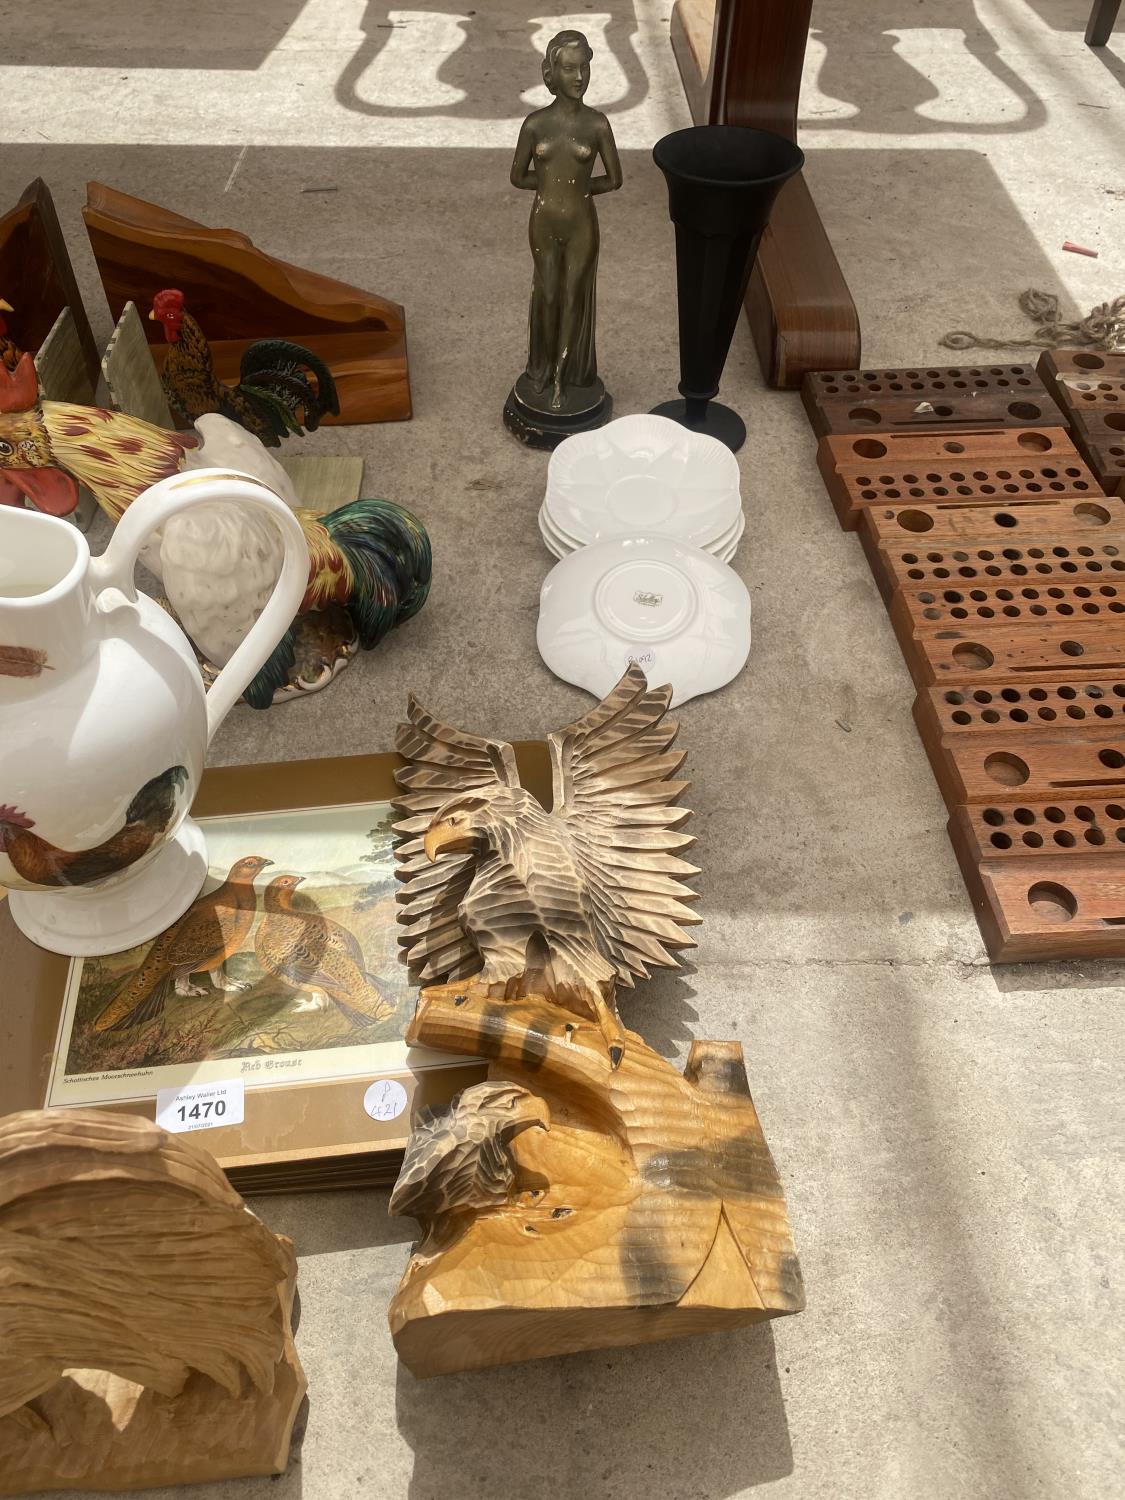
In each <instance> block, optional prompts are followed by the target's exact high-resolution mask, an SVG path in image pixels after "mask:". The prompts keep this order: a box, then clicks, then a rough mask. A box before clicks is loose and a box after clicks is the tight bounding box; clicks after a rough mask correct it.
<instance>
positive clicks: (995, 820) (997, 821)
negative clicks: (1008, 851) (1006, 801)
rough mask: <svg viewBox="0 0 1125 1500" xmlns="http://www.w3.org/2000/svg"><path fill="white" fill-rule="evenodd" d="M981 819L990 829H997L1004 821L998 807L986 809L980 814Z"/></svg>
mask: <svg viewBox="0 0 1125 1500" xmlns="http://www.w3.org/2000/svg"><path fill="white" fill-rule="evenodd" d="M981 817H982V818H983V819H984V821H985V822H986V823H988V824H989V825H990V826H991V827H992V828H999V827H1000V825H1001V824H1002V823H1003V821H1004V814H1003V813H1002V812H1001V811H1000V809H999V808H998V807H986V808H985V810H984V812H982V813H981Z"/></svg>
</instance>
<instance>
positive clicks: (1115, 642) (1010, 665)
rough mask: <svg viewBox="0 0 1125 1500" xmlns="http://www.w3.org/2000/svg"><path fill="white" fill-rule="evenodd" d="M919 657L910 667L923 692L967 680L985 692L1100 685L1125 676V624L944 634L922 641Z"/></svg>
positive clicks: (968, 631) (963, 631) (1022, 626)
mask: <svg viewBox="0 0 1125 1500" xmlns="http://www.w3.org/2000/svg"><path fill="white" fill-rule="evenodd" d="M916 655H917V658H918V660H917V661H916V662H908V665H909V666H910V668H911V671H912V673H913V675H914V680H915V684H916V685H917V687H918V690H919V692H920V691H921V690H922V689H923V688H924V687H926V686H928V685H929V684H930V683H933V682H938V683H940V682H944V681H949V682H954V681H956V682H963V681H965V680H966V679H968V680H975V681H977V682H979V683H980V685H981V686H982V687H991V685H992V684H993V683H996V682H999V683H1004V682H1006V681H1008V680H1011V681H1014V682H1023V683H1026V684H1034V683H1035V681H1036V680H1037V678H1039V677H1040V676H1044V677H1046V676H1051V677H1058V676H1060V675H1068V676H1072V677H1075V678H1083V679H1085V678H1087V677H1094V678H1097V679H1101V678H1103V677H1104V676H1105V674H1106V673H1107V672H1110V673H1112V674H1114V675H1117V674H1118V673H1120V672H1122V671H1125V623H1123V624H1120V625H1102V624H1097V625H1085V624H1082V623H1079V622H1076V623H1075V624H1074V625H1044V626H1043V627H1042V628H1037V627H1033V626H1028V625H1020V626H1017V627H1016V628H1014V629H1013V630H1010V631H987V630H973V629H971V628H968V627H966V628H964V629H956V630H952V629H951V630H943V631H941V632H940V633H939V634H937V635H933V636H926V637H923V638H920V639H919V642H918V650H917V653H916Z"/></svg>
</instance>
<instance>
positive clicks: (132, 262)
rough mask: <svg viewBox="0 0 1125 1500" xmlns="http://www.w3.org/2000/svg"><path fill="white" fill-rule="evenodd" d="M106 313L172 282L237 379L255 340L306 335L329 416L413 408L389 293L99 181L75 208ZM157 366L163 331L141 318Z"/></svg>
mask: <svg viewBox="0 0 1125 1500" xmlns="http://www.w3.org/2000/svg"><path fill="white" fill-rule="evenodd" d="M82 217H83V218H84V219H85V221H86V229H87V232H88V233H89V236H90V244H91V246H92V247H93V251H94V259H95V260H96V261H97V263H98V271H99V273H100V275H101V278H102V285H103V286H104V287H105V294H106V297H107V299H108V301H109V305H110V310H111V311H112V313H113V316H114V318H115V319H116V318H119V317H120V316H121V313H122V311H123V310H124V307H125V304H126V303H127V302H135V303H136V304H137V306H138V307H139V308H141V309H142V310H144V309H147V308H149V307H150V306H151V305H152V299H153V297H154V296H155V295H156V293H157V292H159V291H162V290H163V289H164V288H166V287H177V288H178V289H179V290H180V291H182V292H183V293H184V296H185V298H186V301H187V305H188V306H189V307H190V308H191V309H192V312H193V313H194V315H195V316H196V317H197V318H198V319H199V322H200V324H201V326H202V327H203V328H204V330H205V331H206V333H207V338H208V341H209V343H210V345H211V352H212V354H213V355H214V358H215V369H216V371H217V372H218V375H219V378H220V379H221V380H225V381H228V382H237V380H238V378H239V361H240V359H241V357H242V355H243V353H244V352H245V350H246V347H247V345H248V344H250V343H253V342H254V341H255V340H256V339H263V338H284V339H292V340H294V341H295V342H297V343H299V344H302V345H303V346H304V347H305V348H306V349H310V350H312V352H313V353H314V354H316V355H319V357H320V358H321V359H322V360H324V362H325V363H326V364H327V365H328V366H329V368H330V369H331V371H332V374H333V377H334V378H335V381H336V389H337V392H338V394H339V397H340V415H339V416H338V417H331V416H330V417H326V418H325V425H331V424H334V423H341V424H363V423H368V422H399V421H403V420H405V419H406V418H408V417H409V416H410V415H411V401H410V371H409V365H408V363H407V353H406V314H405V313H404V311H403V309H402V308H401V307H400V306H399V304H398V303H397V302H390V301H388V300H387V299H386V298H385V297H378V296H375V295H374V294H373V293H371V292H364V291H361V290H360V289H359V288H358V287H354V286H348V285H347V284H346V283H344V282H342V281H334V280H333V279H332V278H331V277H328V276H321V275H319V274H318V273H317V272H315V271H307V270H304V269H303V268H302V267H300V266H294V265H290V264H289V263H288V262H287V261H283V260H278V259H276V258H275V257H274V256H272V255H267V254H266V253H265V251H264V250H259V249H258V248H257V246H256V245H254V244H253V242H252V241H251V240H250V239H248V238H247V236H246V235H244V234H240V233H239V232H238V231H237V230H235V229H209V228H207V226H206V225H204V224H198V223H196V221H195V220H194V219H186V218H184V217H183V216H182V215H181V214H176V213H172V212H171V210H170V209H166V208H161V207H159V206H158V205H157V204H155V203H147V202H146V201H145V200H144V199H143V198H132V197H130V196H129V195H128V194H127V193H121V192H118V191H117V190H116V189H114V188H111V187H107V186H106V185H105V184H104V183H100V182H90V183H87V185H86V206H85V208H84V209H83V210H82ZM144 328H145V332H146V334H147V335H148V338H149V342H150V344H151V345H152V354H153V359H154V360H155V361H156V363H157V365H158V366H159V365H160V364H161V362H162V361H163V358H164V349H165V346H164V344H163V336H162V334H161V331H160V327H159V325H158V324H157V323H155V322H151V323H150V322H149V321H148V320H147V319H146V320H145V322H144Z"/></svg>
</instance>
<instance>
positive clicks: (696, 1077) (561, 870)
mask: <svg viewBox="0 0 1125 1500" xmlns="http://www.w3.org/2000/svg"><path fill="white" fill-rule="evenodd" d="M670 696H671V689H670V688H667V687H664V688H657V689H651V690H650V689H649V688H648V686H647V684H646V682H645V677H644V674H643V673H642V672H641V671H640V669H639V668H638V667H635V666H633V667H630V668H629V670H628V672H627V673H626V675H625V676H624V677H623V678H622V679H621V682H620V683H619V684H618V685H617V687H616V688H615V689H614V690H613V692H612V693H610V695H609V696H608V697H607V698H606V699H605V700H604V701H603V702H602V703H600V704H599V705H598V706H597V707H596V708H594V709H593V710H591V712H590V713H588V714H586V715H585V717H584V718H582V719H579V720H578V721H577V722H576V723H574V724H572V725H571V726H570V727H569V728H568V729H564V730H562V731H560V732H559V733H557V734H552V735H551V736H549V739H548V748H549V752H550V758H551V766H552V777H553V794H554V795H553V811H551V812H550V813H547V812H546V811H544V809H543V807H542V806H540V804H539V803H538V802H537V801H536V800H535V799H534V798H533V797H532V796H531V795H530V793H528V792H527V791H525V790H524V789H523V788H522V787H521V786H520V784H519V778H518V774H517V772H516V767H515V758H514V754H513V751H512V749H511V747H510V746H509V745H507V744H504V743H503V742H501V741H497V740H487V739H480V738H478V737H476V736H474V735H467V734H462V733H461V732H460V731H458V730H455V729H451V728H450V727H449V726H448V725H444V724H441V723H439V722H438V721H437V720H435V719H433V718H432V717H431V716H430V715H429V714H427V713H426V711H425V710H424V709H422V708H421V707H420V706H419V705H418V704H417V703H416V702H414V701H413V700H411V704H410V710H409V722H408V723H406V724H403V725H402V726H400V730H399V735H398V749H399V752H400V754H401V755H402V756H403V757H404V758H405V759H406V761H407V762H408V764H407V766H406V768H405V769H404V770H402V771H400V772H399V773H398V777H399V782H400V785H401V786H402V788H403V795H402V797H401V798H400V803H399V805H400V810H401V812H402V814H403V821H401V822H400V823H399V824H398V825H397V831H398V834H399V837H400V839H401V843H400V846H399V850H398V853H399V859H400V861H401V864H400V875H401V878H402V880H403V885H404V889H403V891H402V892H401V893H400V896H399V900H400V901H401V902H402V909H401V913H400V916H401V920H402V922H403V935H402V943H403V946H404V948H405V956H406V961H407V962H408V963H409V965H410V967H411V969H412V971H413V972H414V973H416V974H417V975H418V976H419V977H420V978H421V979H423V980H431V981H435V982H433V983H431V984H430V985H429V986H428V987H427V988H426V989H424V990H423V992H422V995H421V998H420V1000H419V1003H418V1009H417V1013H416V1015H415V1018H414V1021H413V1024H412V1026H411V1028H410V1031H409V1033H408V1039H409V1041H411V1042H412V1043H414V1044H416V1045H420V1046H426V1047H434V1048H439V1049H441V1050H443V1051H445V1050H448V1051H451V1052H456V1053H467V1054H471V1055H474V1056H478V1057H484V1058H487V1059H488V1061H489V1072H488V1080H487V1082H485V1083H481V1084H476V1085H474V1086H473V1087H471V1088H468V1089H465V1090H464V1091H463V1092H462V1093H461V1094H460V1095H459V1096H458V1097H457V1098H456V1099H455V1100H454V1102H453V1104H452V1105H451V1106H450V1108H449V1110H448V1111H446V1112H444V1113H442V1114H437V1115H430V1114H427V1115H424V1116H422V1117H421V1118H420V1119H419V1120H418V1121H417V1122H416V1126H415V1131H414V1134H413V1136H412V1138H411V1141H410V1144H409V1146H408V1148H407V1151H406V1157H405V1160H404V1162H403V1168H402V1172H401V1173H400V1175H399V1179H398V1183H397V1184H396V1186H395V1190H394V1193H393V1194H392V1197H391V1210H392V1212H394V1213H399V1214H409V1215H412V1216H414V1217H415V1218H416V1219H417V1220H418V1221H419V1224H420V1225H421V1230H422V1234H421V1239H420V1241H419V1242H418V1244H417V1245H416V1246H415V1247H414V1251H413V1253H412V1255H411V1259H410V1262H409V1264H408V1266H407V1269H406V1273H405V1275H404V1277H403V1280H402V1283H401V1285H400V1286H399V1289H398V1291H397V1293H396V1294H395V1297H394V1300H393V1302H392V1303H391V1309H390V1324H391V1332H392V1334H393V1336H394V1341H395V1346H396V1348H397V1349H398V1352H399V1355H400V1356H401V1358H402V1360H403V1362H404V1363H405V1364H406V1365H407V1367H408V1368H409V1369H410V1370H412V1371H413V1372H414V1374H416V1375H439V1374H449V1373H452V1372H454V1371H459V1370H470V1369H479V1368H483V1367H485V1366H488V1365H497V1364H505V1363H508V1362H510V1361H514V1360H522V1359H537V1358H541V1357H544V1356H547V1355H554V1354H568V1353H573V1352H576V1351H578V1350H583V1349H598V1348H607V1347H612V1346H615V1345H622V1344H634V1343H647V1342H651V1341H654V1340H657V1339H665V1338H675V1337H679V1336H681V1335H685V1334H689V1333H706V1332H711V1331H714V1330H717V1329H723V1328H734V1327H739V1326H741V1325H743V1324H748V1323H755V1322H759V1321H761V1320H762V1319H764V1318H770V1317H777V1316H779V1315H781V1314H783V1313H794V1312H800V1310H801V1309H802V1307H803V1306H804V1290H803V1286H802V1282H801V1271H800V1266H799V1263H798V1260H797V1254H796V1250H795V1247H794V1243H793V1236H792V1233H791V1231H790V1228H789V1222H788V1218H787V1215H786V1207H785V1198H784V1195H783V1192H782V1187H781V1182H780V1179H779V1177H778V1174H777V1169H776V1167H775V1166H774V1163H773V1159H772V1157H771V1156H770V1152H769V1148H768V1146H767V1145H766V1141H765V1137H764V1136H763V1134H762V1128H761V1125H760V1123H759V1121H758V1116H757V1113H756V1111H755V1109H754V1103H753V1100H752V1099H751V1097H750V1089H749V1085H748V1083H747V1078H746V1070H745V1067H744V1065H743V1058H742V1048H741V1046H740V1045H739V1043H737V1042H696V1043H694V1045H693V1046H692V1048H691V1052H690V1054H689V1057H688V1061H687V1066H686V1068H685V1069H684V1071H683V1072H680V1071H679V1070H678V1069H677V1068H676V1067H675V1066H674V1065H673V1064H672V1063H670V1062H668V1061H667V1060H666V1059H665V1058H662V1057H660V1056H658V1055H657V1054H656V1053H655V1052H654V1051H653V1050H652V1049H651V1048H650V1047H648V1046H647V1045H646V1044H645V1042H644V1041H643V1040H642V1038H641V1037H640V1036H638V1035H636V1034H635V1033H634V1032H631V1031H627V1030H625V1029H624V1027H623V1026H622V1024H621V1022H620V1020H619V1019H618V1016H617V1007H616V1003H615V998H614V997H615V990H616V987H617V986H618V985H621V984H625V985H632V983H633V980H634V979H643V978H647V977H648V970H649V969H650V968H661V967H676V960H675V958H674V957H673V952H674V950H676V949H678V948H686V947H690V946H692V943H691V939H690V938H689V937H688V935H687V933H686V931H685V930H684V929H685V927H686V926H687V925H689V924H691V923H692V922H694V921H697V920H698V919H697V918H695V917H694V915H693V913H692V912H691V910H690V907H689V906H688V905H687V904H686V903H687V902H690V901H692V900H694V899H695V893H694V892H693V891H691V890H690V888H689V887H687V886H686V885H685V884H684V879H685V878H686V877H689V876H691V875H693V874H695V873H697V871H696V869H695V867H694V866H693V865H690V864H688V863H686V861H685V860H684V859H683V858H681V851H682V850H684V849H686V848H687V847H688V846H689V845H690V844H691V843H692V842H693V840H692V838H691V837H690V836H689V835H687V834H684V833H681V832H678V831H677V830H678V829H679V828H680V826H681V825H682V824H683V822H684V821H685V820H686V819H687V818H688V816H689V813H688V812H687V810H686V809H684V808H681V807H678V806H676V805H675V804H676V803H677V801H678V799H679V797H680V795H681V794H682V793H683V792H684V791H685V790H686V788H687V785H688V783H687V782H685V781H676V780H674V779H673V777H674V776H675V773H676V771H677V770H678V769H679V767H680V765H681V764H682V762H683V756H682V754H680V753H677V752H674V751H672V749H671V746H672V743H673V741H674V739H675V736H676V730H677V726H676V725H675V724H673V723H669V722H668V721H667V720H666V719H665V714H666V711H667V708H668V703H669V699H670Z"/></svg>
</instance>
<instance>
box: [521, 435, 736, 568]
mask: <svg viewBox="0 0 1125 1500" xmlns="http://www.w3.org/2000/svg"><path fill="white" fill-rule="evenodd" d="M745 524H746V523H745V518H744V516H743V514H742V494H741V491H740V488H739V470H738V461H737V459H736V458H735V456H734V454H733V453H731V451H730V449H729V448H726V447H724V445H723V444H722V443H720V442H718V441H716V439H715V438H712V437H707V436H706V435H705V434H703V433H698V432H690V431H689V430H688V429H687V428H686V427H681V426H680V424H679V423H678V422H671V421H669V419H668V418H667V417H655V416H651V415H647V414H646V415H641V416H633V417H620V418H618V420H617V421H616V422H610V423H609V424H608V425H607V426H605V427H599V428H597V429H596V430H595V431H594V432H583V433H577V434H576V435H575V436H574V437H570V438H567V439H566V441H565V442H562V443H560V444H559V446H558V447H557V448H556V449H555V451H554V452H553V453H552V455H551V461H550V465H549V467H548V470H547V493H546V496H545V497H544V500H543V504H542V507H541V508H540V511H539V531H540V534H541V535H542V537H543V541H544V543H545V544H546V546H547V548H548V550H549V551H550V552H552V553H553V554H554V555H555V557H558V558H563V557H568V556H569V555H570V554H571V553H572V552H576V551H578V549H579V548H580V547H588V546H590V545H591V544H592V543H594V542H601V541H606V540H608V539H609V538H610V537H638V536H646V537H665V538H667V539H668V540H669V541H675V542H681V543H684V544H686V545H687V546H689V547H698V548H699V549H700V551H703V552H709V553H711V555H712V556H713V557H717V558H720V559H721V560H722V561H723V562H729V561H730V559H731V558H732V557H733V556H734V554H735V551H736V550H737V547H738V542H739V538H740V537H741V536H742V532H743V528H744V526H745Z"/></svg>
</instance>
